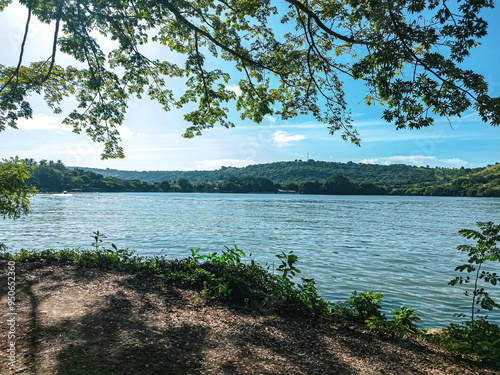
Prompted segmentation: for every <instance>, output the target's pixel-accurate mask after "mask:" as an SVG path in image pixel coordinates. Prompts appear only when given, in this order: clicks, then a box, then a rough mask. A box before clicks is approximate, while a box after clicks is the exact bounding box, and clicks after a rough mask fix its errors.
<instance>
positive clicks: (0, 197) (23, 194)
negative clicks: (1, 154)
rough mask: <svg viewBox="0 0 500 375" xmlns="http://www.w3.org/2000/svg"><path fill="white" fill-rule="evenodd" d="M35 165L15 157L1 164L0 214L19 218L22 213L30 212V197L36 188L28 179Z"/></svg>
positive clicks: (10, 217)
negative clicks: (28, 182)
mask: <svg viewBox="0 0 500 375" xmlns="http://www.w3.org/2000/svg"><path fill="white" fill-rule="evenodd" d="M32 169H34V167H31V166H28V165H27V164H26V163H25V162H24V161H22V160H19V159H18V158H14V159H11V160H4V162H3V163H2V164H0V216H3V218H6V217H8V218H9V219H17V218H19V216H21V214H28V213H30V210H29V207H30V201H29V199H30V198H31V197H32V196H33V195H35V193H36V189H35V188H34V187H33V186H30V185H27V184H26V180H27V179H28V178H29V176H30V172H31V170H32Z"/></svg>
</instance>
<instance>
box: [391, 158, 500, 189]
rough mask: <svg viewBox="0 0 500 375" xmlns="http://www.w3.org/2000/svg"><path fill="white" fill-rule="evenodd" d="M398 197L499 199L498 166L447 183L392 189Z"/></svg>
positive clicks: (499, 168)
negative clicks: (424, 196)
mask: <svg viewBox="0 0 500 375" xmlns="http://www.w3.org/2000/svg"><path fill="white" fill-rule="evenodd" d="M392 194H399V195H437V196H454V197H500V164H496V165H494V166H492V167H490V168H487V169H485V170H483V171H481V172H479V173H474V174H470V175H467V176H461V177H458V178H455V179H453V180H452V181H451V182H449V183H445V184H438V185H428V184H423V185H421V186H418V185H417V186H412V187H407V188H401V189H394V190H393V192H392Z"/></svg>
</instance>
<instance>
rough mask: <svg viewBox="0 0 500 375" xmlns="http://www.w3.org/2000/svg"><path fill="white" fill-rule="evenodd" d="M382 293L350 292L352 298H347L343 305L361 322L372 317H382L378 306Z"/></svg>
mask: <svg viewBox="0 0 500 375" xmlns="http://www.w3.org/2000/svg"><path fill="white" fill-rule="evenodd" d="M383 296H384V295H383V294H382V293H375V292H373V291H371V292H367V291H365V292H361V293H359V295H358V292H357V291H356V290H355V291H354V292H352V296H351V297H349V298H348V299H347V300H346V301H345V303H346V305H347V306H349V307H350V308H352V309H353V310H354V313H355V314H356V315H357V316H358V317H359V318H360V319H362V320H366V319H368V318H370V317H372V316H374V317H382V313H381V312H380V309H381V308H382V306H381V305H380V303H381V301H382V297H383Z"/></svg>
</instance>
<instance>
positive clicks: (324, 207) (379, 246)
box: [0, 193, 500, 326]
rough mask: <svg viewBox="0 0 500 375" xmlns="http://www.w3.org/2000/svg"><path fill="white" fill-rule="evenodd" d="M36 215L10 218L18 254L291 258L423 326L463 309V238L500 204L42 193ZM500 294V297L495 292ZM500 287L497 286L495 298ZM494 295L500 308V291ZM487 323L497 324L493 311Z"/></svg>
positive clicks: (499, 217) (9, 239) (5, 224)
mask: <svg viewBox="0 0 500 375" xmlns="http://www.w3.org/2000/svg"><path fill="white" fill-rule="evenodd" d="M32 212H33V213H32V214H31V215H29V216H25V217H22V218H21V219H19V220H17V221H16V222H12V221H8V220H3V221H2V222H1V224H0V242H5V244H6V245H7V246H9V248H10V249H12V250H18V249H20V248H27V249H46V248H54V249H62V248H67V247H69V248H74V247H90V244H91V243H92V241H93V239H92V237H91V235H92V233H93V232H95V231H96V230H98V231H100V232H101V233H104V234H105V235H106V236H107V238H106V239H104V242H103V245H107V246H110V244H111V243H115V244H116V245H117V246H119V247H123V248H130V249H133V250H137V251H139V252H141V253H144V254H158V253H160V252H161V253H162V254H166V255H167V256H168V257H169V258H182V257H186V256H188V255H189V254H190V251H189V250H190V249H192V248H197V247H200V248H201V249H202V253H204V252H209V251H210V252H214V251H219V252H220V251H221V250H222V249H223V248H224V246H230V247H231V246H233V245H234V244H237V245H238V247H239V248H241V249H242V250H243V251H245V252H246V253H247V255H250V254H251V256H252V257H253V258H254V259H256V260H257V261H258V262H260V263H261V264H267V265H268V266H269V267H270V269H271V270H272V268H273V266H275V267H277V266H278V260H277V259H276V258H275V257H274V255H275V254H278V253H281V252H282V251H284V252H288V251H290V250H293V251H294V252H295V254H297V255H298V256H299V263H298V268H300V269H301V270H302V272H303V273H302V276H303V277H307V278H311V277H313V278H315V279H316V281H317V282H318V286H319V290H320V294H321V295H322V296H323V297H324V298H326V299H328V300H332V301H339V300H343V299H345V298H347V297H348V296H349V295H350V293H351V292H352V291H353V290H358V291H363V290H375V291H379V292H382V293H383V294H384V295H385V297H384V307H385V308H386V309H387V308H399V307H400V306H401V305H406V306H408V307H413V308H415V309H416V310H417V312H418V314H419V316H420V317H421V318H422V320H423V321H422V326H442V325H445V324H447V323H449V322H450V321H451V320H452V315H453V313H455V312H467V306H468V301H466V300H465V298H464V296H463V295H462V291H461V290H460V289H459V288H457V287H450V286H447V282H448V281H449V280H450V279H451V278H452V277H454V276H455V275H456V274H457V273H455V272H454V268H455V266H457V265H459V264H462V263H463V262H464V261H465V260H466V258H465V257H464V254H461V253H460V252H458V251H457V250H456V247H457V245H459V244H462V243H466V242H467V240H465V239H464V238H463V237H461V236H460V235H458V233H457V231H458V230H459V229H462V228H474V227H475V223H476V222H477V221H494V222H496V223H500V199H495V198H453V197H397V196H311V195H274V194H183V193H116V194H115V193H81V194H68V195H62V194H40V195H38V196H36V197H35V198H34V199H33V201H32ZM497 289H500V288H498V287H497ZM494 290H495V288H493V289H492V291H494ZM493 296H497V298H498V299H500V293H498V292H497V291H495V293H493ZM490 319H491V320H493V321H498V322H500V319H499V315H498V313H496V314H490Z"/></svg>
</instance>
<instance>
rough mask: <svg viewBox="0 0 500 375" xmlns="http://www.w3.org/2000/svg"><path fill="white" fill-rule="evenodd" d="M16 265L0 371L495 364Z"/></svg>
mask: <svg viewBox="0 0 500 375" xmlns="http://www.w3.org/2000/svg"><path fill="white" fill-rule="evenodd" d="M16 266H17V269H16V310H15V312H16V313H17V315H16V316H15V317H16V321H15V325H14V327H15V332H14V333H15V336H16V337H15V355H16V358H15V364H14V366H9V363H8V362H9V358H8V355H9V352H8V349H9V345H10V344H9V342H10V341H11V340H9V338H8V334H9V333H10V326H11V324H9V322H8V319H10V318H11V317H12V315H8V313H9V309H8V304H7V264H6V262H0V270H1V271H0V274H1V275H2V277H1V278H0V297H1V300H0V317H1V321H0V350H1V356H0V373H1V374H30V375H35V374H36V375H42V374H43V375H45V374H47V375H49V374H50V375H53V374H72V375H90V374H92V375H101V374H102V375H113V374H116V375H123V374H134V375H135V374H144V375H149V374H172V375H181V374H287V375H293V374H321V375H325V374H494V373H497V372H494V371H492V370H486V369H481V368H478V367H474V366H473V365H472V364H470V363H468V362H465V361H462V360H459V359H457V358H456V357H454V356H451V355H448V354H446V353H445V352H443V351H442V350H439V349H437V348H433V347H431V346H427V345H423V344H419V343H412V342H409V341H405V340H389V339H383V338H378V337H376V336H374V335H373V334H371V333H370V332H368V331H366V330H365V329H364V328H363V327H355V326H343V325H340V324H335V323H333V322H329V321H324V320H320V321H318V320H311V319H304V318H298V317H297V318H283V317H279V316H276V315H269V314H263V313H262V312H257V311H255V312H253V313H248V312H245V311H241V310H233V309H229V308H227V307H223V306H218V307H215V306H208V305H206V304H204V303H203V300H202V298H201V297H200V295H199V294H198V293H197V292H194V291H186V290H180V289H176V288H172V287H165V286H161V285H158V284H155V283H154V282H153V281H151V280H147V279H144V278H140V277H138V276H135V275H129V274H123V273H119V272H113V271H103V270H95V269H77V268H75V267H72V266H59V265H44V264H41V263H19V262H18V263H17V264H16ZM10 322H11V323H12V320H11V321H10Z"/></svg>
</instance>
